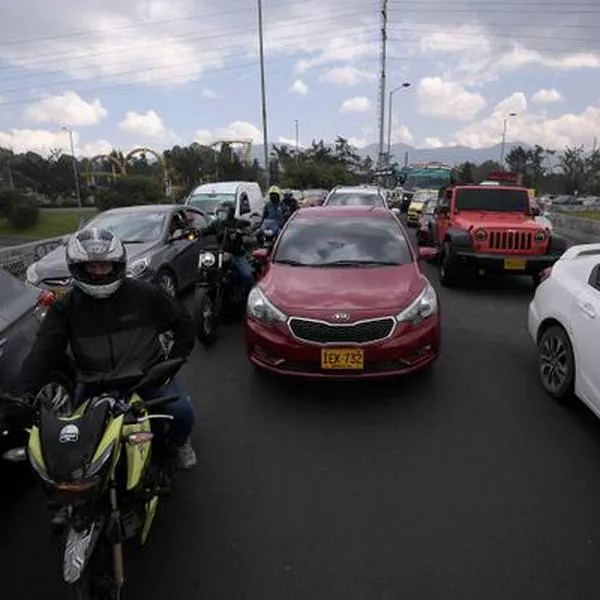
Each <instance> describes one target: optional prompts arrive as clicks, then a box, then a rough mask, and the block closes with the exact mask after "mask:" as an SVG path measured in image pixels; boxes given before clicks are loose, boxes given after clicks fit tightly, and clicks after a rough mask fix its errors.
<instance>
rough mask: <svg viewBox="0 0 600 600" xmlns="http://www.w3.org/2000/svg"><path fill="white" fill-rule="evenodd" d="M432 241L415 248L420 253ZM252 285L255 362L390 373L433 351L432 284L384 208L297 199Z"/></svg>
mask: <svg viewBox="0 0 600 600" xmlns="http://www.w3.org/2000/svg"><path fill="white" fill-rule="evenodd" d="M431 252H432V250H431V249H430V248H421V250H420V257H421V258H424V259H426V258H430V254H431ZM254 256H255V258H257V259H258V260H262V261H264V263H265V266H264V271H263V275H262V277H261V279H260V281H259V282H258V284H257V285H256V286H255V287H254V289H253V290H252V291H251V292H250V295H249V297H248V306H247V312H246V319H245V334H246V350H247V353H248V357H249V359H250V361H251V362H252V363H254V364H255V365H256V366H258V367H261V368H263V369H266V370H268V371H273V372H276V373H280V374H285V375H295V376H303V377H312V378H320V377H325V378H331V379H335V378H363V377H388V376H393V375H401V374H405V373H410V372H413V371H417V370H419V369H422V368H423V367H426V366H427V365H429V364H431V363H432V362H433V361H434V360H435V359H436V358H437V356H438V353H439V351H440V314H439V309H438V298H437V294H436V292H435V290H434V288H433V287H432V285H431V284H430V283H429V281H428V280H427V278H426V277H425V276H424V275H423V273H422V272H421V269H420V266H419V264H418V261H417V256H416V255H415V252H414V250H413V248H412V246H411V244H410V241H409V239H408V236H407V234H406V231H405V230H404V228H403V227H402V225H401V224H400V223H399V221H398V220H397V219H396V218H395V217H394V215H393V214H392V213H391V212H390V211H389V210H387V209H386V208H376V207H339V206H336V207H335V208H327V207H318V208H310V209H301V210H299V211H297V212H296V213H295V214H294V216H293V217H292V218H291V219H290V220H289V222H288V224H287V225H286V227H285V228H284V230H283V231H282V232H281V235H280V237H279V240H278V241H277V243H276V245H275V246H274V248H273V250H272V253H269V251H267V250H264V249H261V250H257V251H256V252H255V253H254Z"/></svg>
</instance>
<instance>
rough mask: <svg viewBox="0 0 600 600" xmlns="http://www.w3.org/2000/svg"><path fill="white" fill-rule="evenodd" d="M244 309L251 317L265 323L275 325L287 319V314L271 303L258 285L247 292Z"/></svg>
mask: <svg viewBox="0 0 600 600" xmlns="http://www.w3.org/2000/svg"><path fill="white" fill-rule="evenodd" d="M246 311H247V312H248V314H249V315H250V316H251V317H252V318H253V319H256V320H257V321H260V322H261V323H263V324H265V325H276V324H277V323H285V322H286V321H287V315H286V314H284V313H283V312H281V311H280V310H279V309H278V308H277V307H276V306H275V305H274V304H272V303H271V302H270V301H269V299H268V298H267V297H266V296H265V295H264V294H263V292H262V290H261V289H260V288H259V287H258V286H256V287H253V288H252V290H251V291H250V293H249V294H248V303H247V304H246Z"/></svg>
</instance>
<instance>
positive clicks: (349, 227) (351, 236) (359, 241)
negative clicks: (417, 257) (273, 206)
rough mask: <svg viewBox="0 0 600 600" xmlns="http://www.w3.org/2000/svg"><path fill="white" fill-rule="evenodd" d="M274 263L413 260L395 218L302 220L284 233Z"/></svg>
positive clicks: (369, 263) (397, 262)
mask: <svg viewBox="0 0 600 600" xmlns="http://www.w3.org/2000/svg"><path fill="white" fill-rule="evenodd" d="M273 260H274V262H275V263H283V264H286V263H287V264H294V265H299V266H310V267H325V266H329V265H335V264H340V266H346V265H347V266H352V265H353V264H354V265H356V264H361V263H362V264H364V265H365V266H377V265H381V264H386V265H387V264H389V265H403V264H407V263H411V262H412V261H413V258H412V254H411V252H410V248H409V242H408V241H407V239H406V237H405V236H404V233H403V232H402V229H401V228H400V227H399V226H398V222H397V221H396V219H391V218H390V219H380V218H373V219H369V218H365V217H360V218H358V217H355V218H343V219H335V220H333V219H332V220H330V219H327V220H325V219H315V220H308V219H306V220H304V219H299V220H296V221H292V222H290V224H289V225H288V226H287V228H286V229H285V230H284V232H283V233H282V237H281V239H280V241H279V244H278V246H277V249H276V251H275V256H274V258H273Z"/></svg>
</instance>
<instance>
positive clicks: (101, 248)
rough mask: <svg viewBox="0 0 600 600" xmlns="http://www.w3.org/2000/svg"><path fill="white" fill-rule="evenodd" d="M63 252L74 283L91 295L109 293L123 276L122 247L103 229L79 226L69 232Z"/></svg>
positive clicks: (117, 285)
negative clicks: (77, 229) (69, 235)
mask: <svg viewBox="0 0 600 600" xmlns="http://www.w3.org/2000/svg"><path fill="white" fill-rule="evenodd" d="M66 255H67V265H68V267H69V271H70V272H71V275H72V276H73V280H74V283H75V285H76V286H77V287H78V288H80V289H81V290H82V291H83V292H85V293H86V294H88V295H89V296H93V297H94V298H108V296H112V294H114V293H115V292H116V291H117V290H118V289H119V287H120V286H121V284H122V283H123V280H124V279H125V277H126V276H127V256H126V252H125V247H124V246H123V244H122V243H121V241H120V240H119V238H118V237H117V236H116V235H115V234H114V233H112V232H110V231H107V230H106V229H96V228H89V229H82V230H81V231H78V232H77V233H75V234H73V235H72V236H71V238H70V239H69V241H68V243H67V249H66ZM98 267H99V268H98Z"/></svg>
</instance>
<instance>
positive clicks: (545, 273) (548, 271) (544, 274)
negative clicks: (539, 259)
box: [540, 267, 552, 283]
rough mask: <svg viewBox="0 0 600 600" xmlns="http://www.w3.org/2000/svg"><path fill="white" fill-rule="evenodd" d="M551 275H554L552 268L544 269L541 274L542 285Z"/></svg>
mask: <svg viewBox="0 0 600 600" xmlns="http://www.w3.org/2000/svg"><path fill="white" fill-rule="evenodd" d="M550 275H552V267H548V268H547V269H544V270H543V271H542V272H541V273H540V283H541V282H542V281H546V279H548V277H550Z"/></svg>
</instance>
